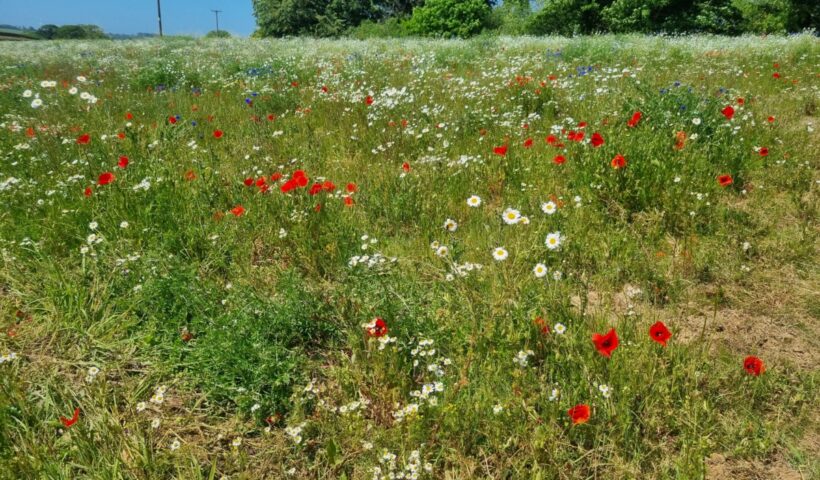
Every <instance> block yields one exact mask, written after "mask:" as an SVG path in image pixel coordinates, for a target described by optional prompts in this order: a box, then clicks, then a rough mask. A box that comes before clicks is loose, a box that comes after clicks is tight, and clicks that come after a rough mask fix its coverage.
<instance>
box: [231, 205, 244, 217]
mask: <svg viewBox="0 0 820 480" xmlns="http://www.w3.org/2000/svg"><path fill="white" fill-rule="evenodd" d="M244 213H245V207H243V206H242V205H237V206H235V207H233V208H232V209H231V214H232V215H233V216H234V217H241V216H242V215H243V214H244Z"/></svg>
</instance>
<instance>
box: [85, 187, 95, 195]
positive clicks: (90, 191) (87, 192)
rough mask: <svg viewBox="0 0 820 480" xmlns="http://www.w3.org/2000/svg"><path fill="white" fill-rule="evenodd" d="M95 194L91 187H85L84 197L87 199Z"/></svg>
mask: <svg viewBox="0 0 820 480" xmlns="http://www.w3.org/2000/svg"><path fill="white" fill-rule="evenodd" d="M93 193H94V191H93V190H91V187H85V190H84V191H83V195H85V196H86V197H90V196H91V195H92V194H93Z"/></svg>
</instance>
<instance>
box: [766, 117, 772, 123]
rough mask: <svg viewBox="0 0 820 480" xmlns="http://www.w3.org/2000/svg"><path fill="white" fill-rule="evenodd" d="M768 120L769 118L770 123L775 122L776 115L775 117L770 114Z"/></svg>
mask: <svg viewBox="0 0 820 480" xmlns="http://www.w3.org/2000/svg"><path fill="white" fill-rule="evenodd" d="M766 120H767V121H768V122H769V123H774V117H773V116H769V118H767V119H766Z"/></svg>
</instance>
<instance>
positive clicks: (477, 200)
mask: <svg viewBox="0 0 820 480" xmlns="http://www.w3.org/2000/svg"><path fill="white" fill-rule="evenodd" d="M467 205H468V206H470V207H473V208H476V207H479V206H481V197H479V196H478V195H471V196H470V198H468V199H467Z"/></svg>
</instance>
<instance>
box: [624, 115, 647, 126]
mask: <svg viewBox="0 0 820 480" xmlns="http://www.w3.org/2000/svg"><path fill="white" fill-rule="evenodd" d="M642 116H643V114H642V113H641V112H635V113H633V114H632V118H630V119H629V121H628V122H626V125H627V126H628V127H630V128H631V127H634V126H636V125H637V124H638V122H639V121H641V117H642Z"/></svg>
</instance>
